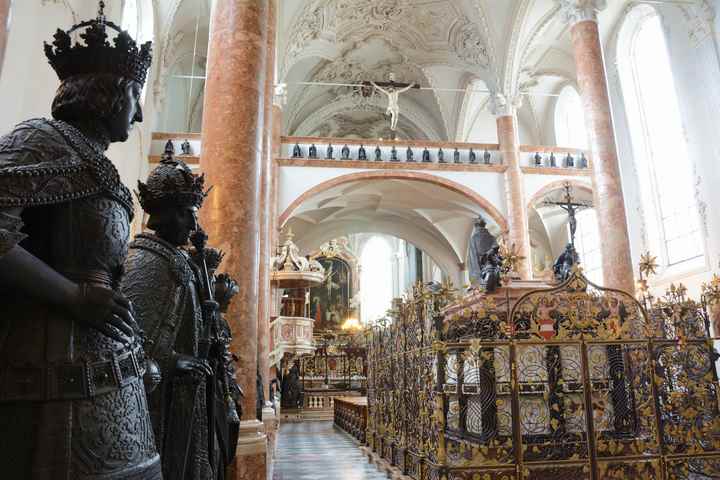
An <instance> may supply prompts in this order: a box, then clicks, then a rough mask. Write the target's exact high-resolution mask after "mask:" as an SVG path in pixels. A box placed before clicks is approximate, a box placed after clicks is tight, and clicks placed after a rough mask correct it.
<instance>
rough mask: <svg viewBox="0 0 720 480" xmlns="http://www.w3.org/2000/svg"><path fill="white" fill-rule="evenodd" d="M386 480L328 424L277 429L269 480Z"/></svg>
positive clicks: (347, 437)
mask: <svg viewBox="0 0 720 480" xmlns="http://www.w3.org/2000/svg"><path fill="white" fill-rule="evenodd" d="M381 479H382V480H387V476H386V475H385V474H384V473H383V472H380V471H379V470H378V469H377V468H375V466H374V465H371V464H370V463H368V460H367V457H365V456H364V455H363V454H362V452H361V451H360V448H359V446H358V444H357V442H355V441H354V440H353V438H352V437H350V435H348V434H346V433H345V432H343V431H341V430H339V429H337V428H335V427H333V424H332V422H302V423H284V424H282V425H281V426H280V434H279V436H278V445H277V457H276V459H275V468H274V474H273V480H381Z"/></svg>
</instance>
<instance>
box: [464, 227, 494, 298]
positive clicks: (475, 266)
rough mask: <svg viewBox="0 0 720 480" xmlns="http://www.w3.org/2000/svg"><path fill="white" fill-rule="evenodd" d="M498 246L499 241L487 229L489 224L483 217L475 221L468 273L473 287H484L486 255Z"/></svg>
mask: <svg viewBox="0 0 720 480" xmlns="http://www.w3.org/2000/svg"><path fill="white" fill-rule="evenodd" d="M496 246H497V240H496V239H495V237H494V236H493V235H492V233H490V231H489V230H488V229H487V224H486V223H485V220H484V219H483V218H482V217H478V218H476V219H475V222H474V224H473V231H472V235H471V237H470V246H469V248H468V260H467V266H468V273H469V275H470V284H471V285H482V284H484V280H483V263H484V262H485V260H486V254H487V253H489V251H490V249H492V248H493V247H496Z"/></svg>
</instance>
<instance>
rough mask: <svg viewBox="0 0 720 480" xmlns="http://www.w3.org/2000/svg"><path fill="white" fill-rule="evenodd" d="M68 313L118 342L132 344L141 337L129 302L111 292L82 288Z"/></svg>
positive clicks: (89, 287)
mask: <svg viewBox="0 0 720 480" xmlns="http://www.w3.org/2000/svg"><path fill="white" fill-rule="evenodd" d="M68 309H69V310H70V313H71V314H72V315H73V316H74V317H75V318H76V319H77V320H78V321H80V322H82V323H84V324H85V325H88V326H89V327H92V328H94V329H95V330H98V331H100V332H101V333H103V334H105V335H107V336H108V337H110V338H112V339H114V340H117V341H118V342H121V343H130V342H131V341H133V340H134V338H135V335H142V330H141V329H140V326H139V325H138V324H137V322H136V321H135V314H134V311H133V307H132V304H131V303H130V301H129V300H128V299H127V298H125V297H124V296H123V295H121V294H119V293H117V292H114V291H113V290H111V289H109V288H105V287H100V286H97V285H91V284H87V283H81V284H79V285H78V289H77V293H76V294H75V295H73V296H72V297H71V299H70V302H69V304H68Z"/></svg>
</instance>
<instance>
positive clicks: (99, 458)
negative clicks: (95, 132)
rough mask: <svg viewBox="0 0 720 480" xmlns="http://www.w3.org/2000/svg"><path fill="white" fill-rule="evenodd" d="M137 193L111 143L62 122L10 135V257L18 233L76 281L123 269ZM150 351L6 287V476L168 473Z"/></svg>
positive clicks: (2, 323)
mask: <svg viewBox="0 0 720 480" xmlns="http://www.w3.org/2000/svg"><path fill="white" fill-rule="evenodd" d="M131 219H132V199H131V197H130V193H129V191H128V190H127V188H125V186H123V185H122V183H121V182H120V178H119V175H118V173H117V171H116V170H115V168H114V166H113V165H112V163H111V162H110V161H109V160H108V159H107V158H106V157H105V156H104V155H103V153H102V148H101V147H100V146H99V145H95V144H93V143H91V142H90V141H89V140H87V139H86V138H85V137H84V136H82V134H81V133H80V132H79V131H78V130H76V129H75V128H74V127H72V126H70V125H68V124H66V123H64V122H59V121H50V120H43V119H36V120H30V121H27V122H24V123H21V124H20V125H18V126H17V127H16V128H15V129H14V130H13V131H12V132H11V133H10V134H8V135H6V136H4V137H2V138H0V256H3V255H5V254H6V253H7V252H8V251H10V250H11V249H12V248H13V247H14V246H15V245H16V244H19V245H20V246H22V247H23V248H25V249H26V250H28V251H29V252H30V253H32V254H34V255H35V256H37V257H38V258H40V259H41V260H43V261H45V262H46V263H47V264H48V265H49V266H50V267H52V268H53V269H55V270H57V271H59V272H61V273H62V274H63V275H65V276H67V277H68V278H71V279H72V280H74V281H78V282H88V283H95V284H99V285H103V286H106V287H110V288H112V287H114V286H115V285H116V284H117V283H118V282H119V279H120V277H121V275H122V265H123V261H124V259H125V256H126V254H127V241H128V238H129V235H130V221H131ZM143 372H144V357H143V354H142V349H141V348H140V347H139V345H137V343H135V344H133V345H131V346H125V345H123V344H121V343H119V342H116V341H115V340H112V339H110V338H109V337H106V336H105V335H103V334H101V333H99V332H98V331H96V330H94V329H92V328H89V327H87V326H85V325H84V324H82V323H80V322H78V321H76V320H75V319H73V318H72V317H70V315H69V314H68V313H66V312H64V311H62V310H60V309H59V308H57V307H52V306H50V305H47V304H43V303H41V302H39V301H37V300H36V299H33V298H30V297H28V296H27V295H23V294H20V293H18V292H15V291H12V289H11V288H6V289H4V290H3V289H1V288H0V431H1V432H2V435H0V465H2V476H3V478H17V479H20V478H22V479H32V480H58V479H62V480H71V479H72V480H83V479H90V478H92V479H94V480H104V479H108V480H109V479H120V478H122V479H132V480H158V479H160V478H161V473H160V462H159V457H158V454H157V452H156V449H155V445H154V438H153V432H152V428H151V424H150V418H149V415H148V409H147V401H146V396H145V389H144V386H143V383H142V374H143Z"/></svg>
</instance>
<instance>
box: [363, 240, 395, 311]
mask: <svg viewBox="0 0 720 480" xmlns="http://www.w3.org/2000/svg"><path fill="white" fill-rule="evenodd" d="M392 254H393V252H392V249H391V248H390V245H388V242H386V241H385V240H384V239H383V238H381V237H373V238H371V239H370V240H368V242H367V243H366V244H365V246H364V247H363V250H362V255H361V256H360V266H361V267H362V271H361V274H360V294H361V302H362V304H361V305H362V308H361V311H362V323H363V324H365V325H368V324H370V323H372V322H374V321H376V320H377V319H378V318H382V317H385V313H386V312H387V311H388V310H389V309H390V307H391V306H392V296H393V271H392V258H391V257H392Z"/></svg>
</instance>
